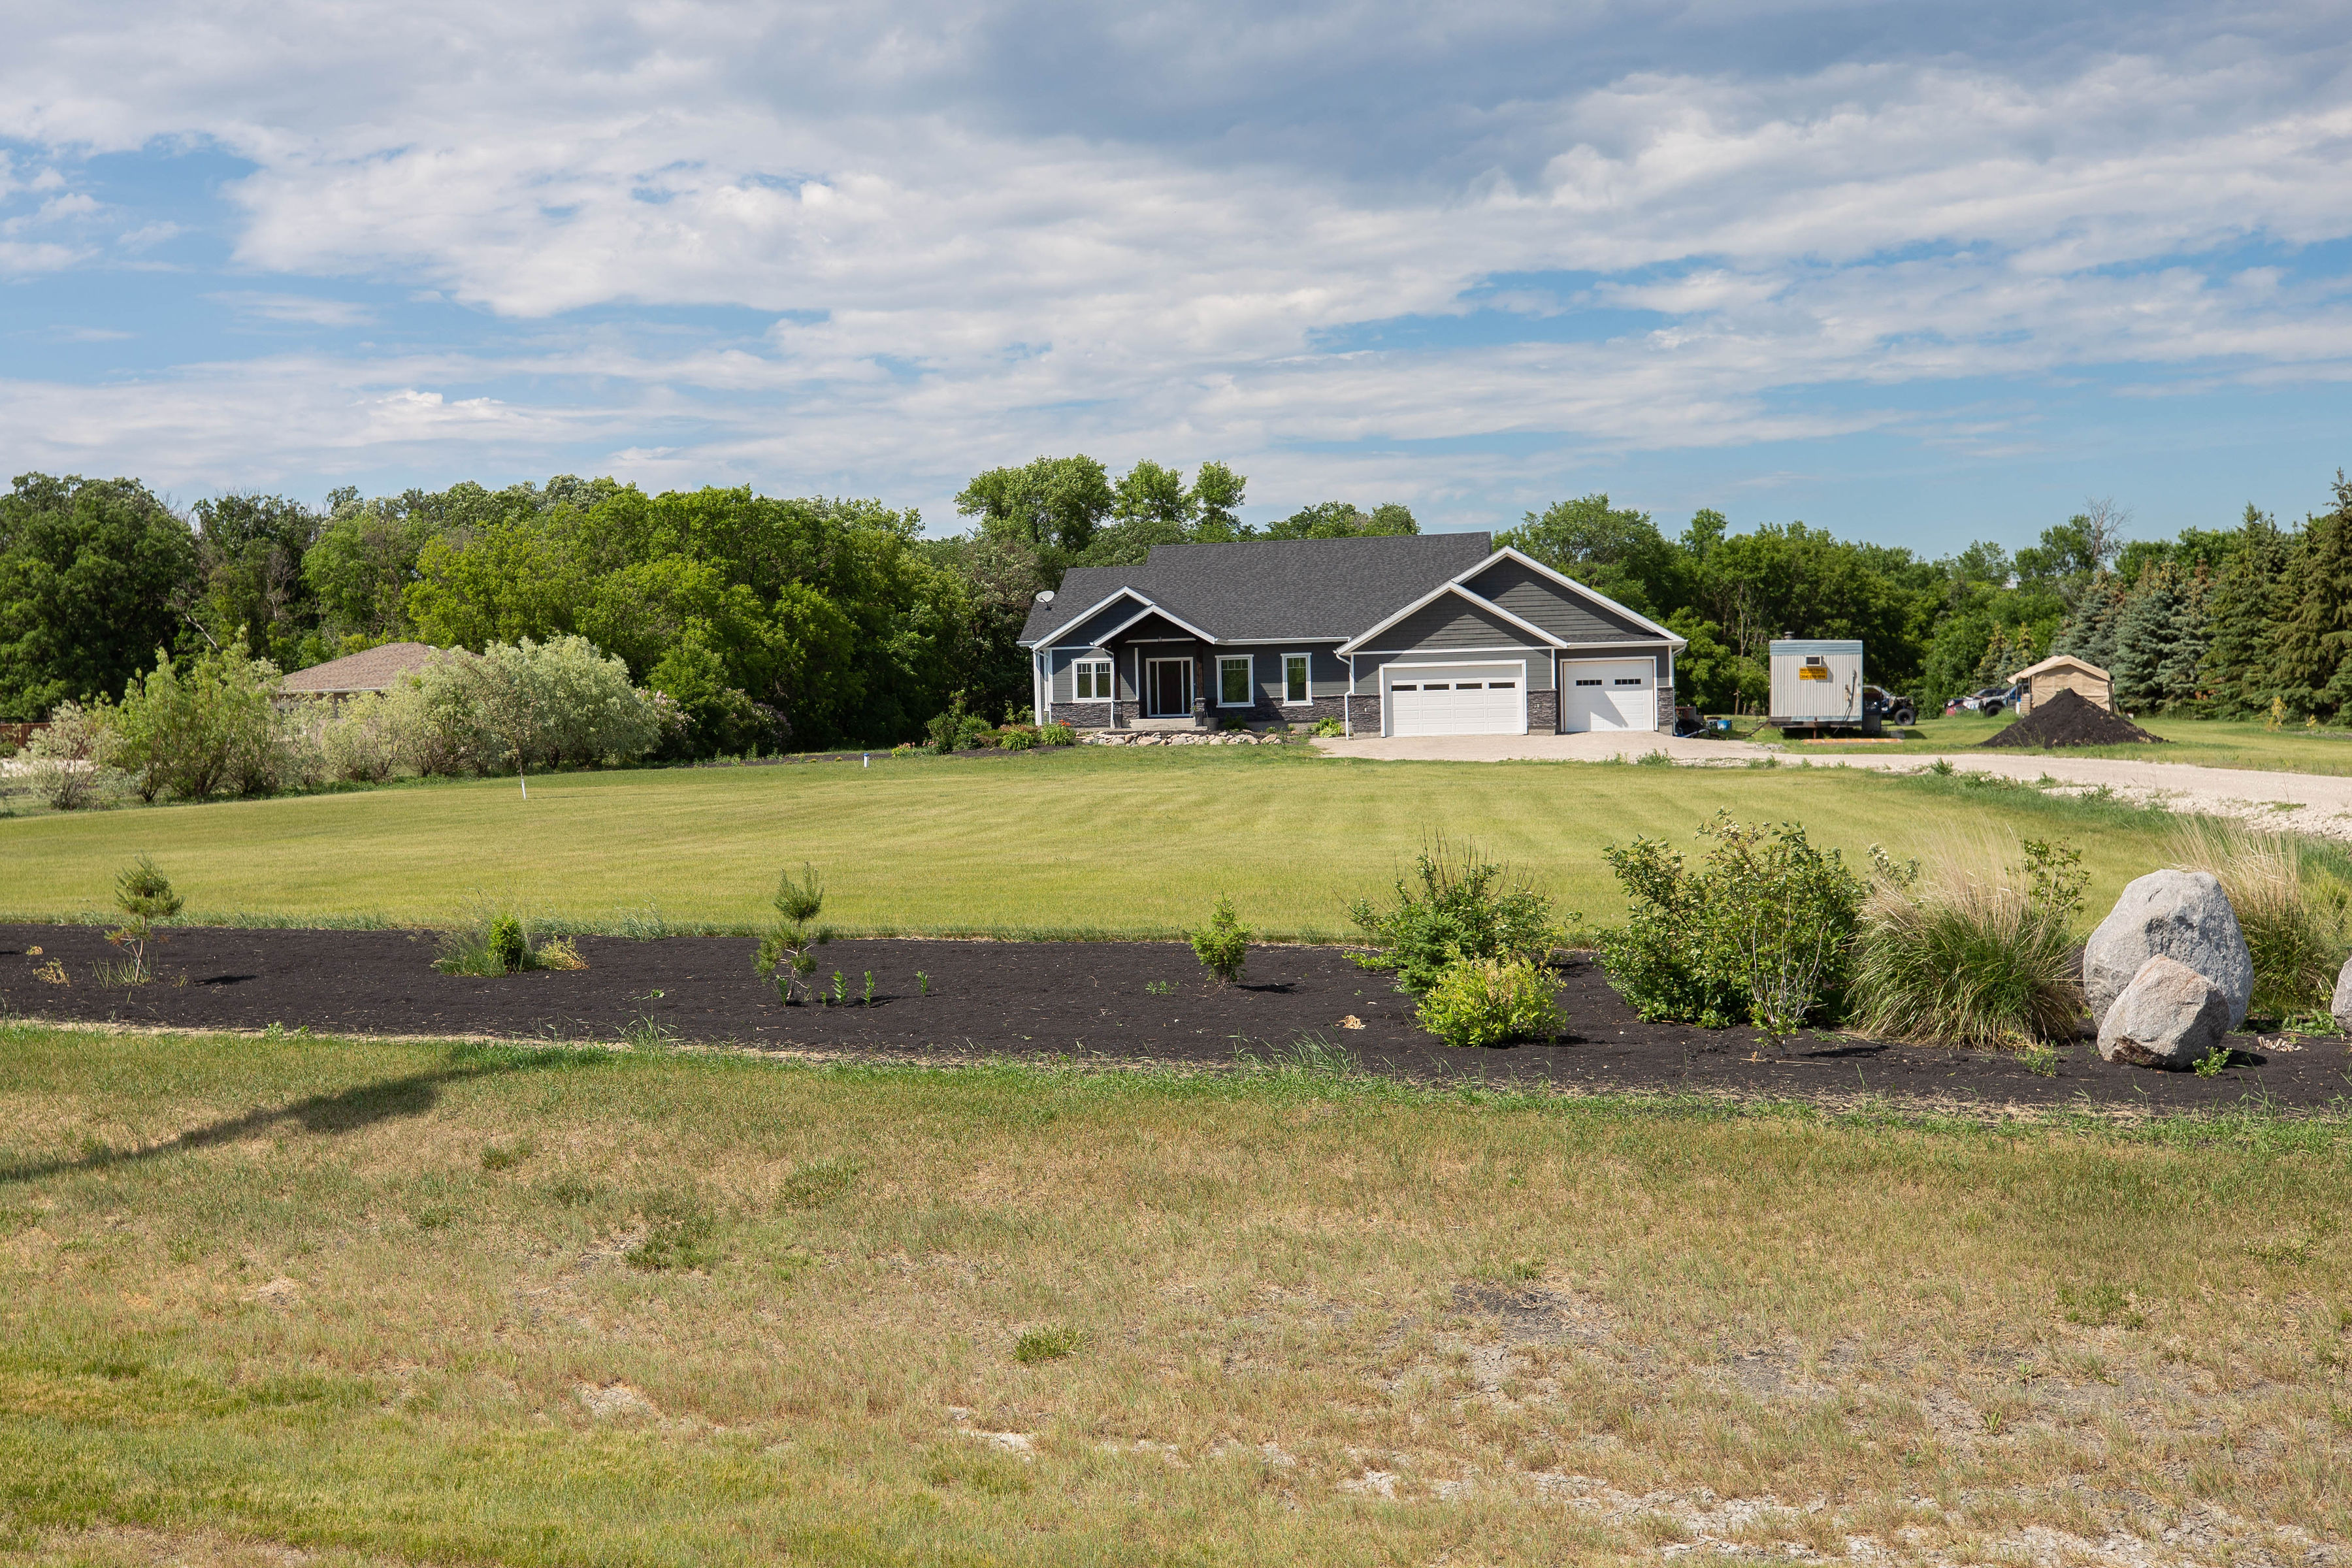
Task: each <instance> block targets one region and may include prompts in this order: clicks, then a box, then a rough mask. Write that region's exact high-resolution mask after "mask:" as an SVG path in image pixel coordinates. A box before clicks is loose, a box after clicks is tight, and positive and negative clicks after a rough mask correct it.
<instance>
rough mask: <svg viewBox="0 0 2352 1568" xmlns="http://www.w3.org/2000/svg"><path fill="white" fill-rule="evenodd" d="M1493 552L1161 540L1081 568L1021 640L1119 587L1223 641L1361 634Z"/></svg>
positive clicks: (1434, 537)
mask: <svg viewBox="0 0 2352 1568" xmlns="http://www.w3.org/2000/svg"><path fill="white" fill-rule="evenodd" d="M1494 552H1495V543H1494V538H1493V536H1492V535H1491V534H1486V533H1417V534H1401V535H1398V536H1396V537H1393V538H1380V539H1278V540H1268V539H1259V540H1246V541H1244V542H1241V543H1239V544H1161V545H1156V546H1154V547H1153V549H1152V552H1151V555H1150V559H1148V560H1146V561H1145V562H1144V563H1142V564H1141V565H1139V566H1074V567H1072V568H1071V569H1070V570H1069V571H1068V572H1066V573H1065V574H1063V577H1062V586H1061V588H1060V590H1059V591H1058V592H1056V593H1055V595H1054V602H1053V603H1052V604H1050V605H1030V606H1029V619H1028V622H1027V624H1026V625H1024V626H1023V627H1022V628H1021V640H1022V641H1023V642H1024V643H1034V642H1035V641H1037V640H1038V639H1039V638H1040V637H1045V635H1046V634H1047V633H1049V632H1055V631H1058V630H1060V629H1062V628H1063V627H1064V626H1067V625H1068V624H1069V622H1070V621H1071V620H1072V619H1073V618H1074V617H1076V616H1080V615H1083V614H1084V613H1085V612H1086V611H1087V609H1089V608H1090V607H1092V606H1093V605H1097V604H1099V603H1101V602H1102V601H1103V600H1105V599H1107V598H1108V597H1110V596H1111V595H1113V594H1116V593H1117V592H1118V590H1119V589H1121V588H1132V589H1134V590H1135V591H1136V592H1137V593H1139V594H1141V595H1143V596H1144V597H1146V598H1148V599H1150V601H1151V602H1152V603H1153V604H1155V605H1159V606H1160V608H1162V609H1164V610H1166V611H1168V612H1169V613H1170V614H1171V615H1174V616H1180V617H1181V618H1182V619H1184V620H1186V621H1189V622H1191V623H1192V625H1193V626H1198V627H1200V628H1201V629H1202V631H1204V632H1207V633H1209V634H1210V635H1212V636H1213V637H1216V638H1217V639H1218V640H1219V641H1221V642H1281V641H1284V640H1285V639H1291V640H1296V641H1302V642H1304V641H1321V640H1326V639H1334V638H1345V637H1354V636H1355V635H1356V634H1357V633H1359V632H1360V631H1363V630H1365V629H1366V628H1368V627H1370V626H1371V625H1373V623H1375V622H1377V621H1381V620H1383V619H1385V618H1387V617H1388V616H1391V615H1394V614H1395V613H1396V612H1397V611H1399V610H1401V609H1402V608H1404V607H1405V606H1406V605H1410V604H1412V602H1413V601H1414V600H1415V599H1418V598H1420V597H1421V596H1422V595H1423V594H1426V593H1428V592H1429V591H1430V590H1431V589H1432V588H1434V587H1436V586H1437V585H1438V584H1441V583H1444V582H1447V581H1449V580H1451V579H1453V578H1455V577H1458V576H1460V575H1461V574H1463V573H1465V572H1467V571H1468V570H1470V568H1472V567H1473V566H1475V565H1477V564H1478V563H1480V562H1481V561H1484V560H1486V557H1487V556H1489V555H1492V554H1493V553H1494Z"/></svg>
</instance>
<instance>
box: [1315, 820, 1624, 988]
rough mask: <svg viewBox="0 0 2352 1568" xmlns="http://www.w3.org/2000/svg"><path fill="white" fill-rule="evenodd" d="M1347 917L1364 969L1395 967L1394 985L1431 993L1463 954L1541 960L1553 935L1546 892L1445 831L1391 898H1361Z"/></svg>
mask: <svg viewBox="0 0 2352 1568" xmlns="http://www.w3.org/2000/svg"><path fill="white" fill-rule="evenodd" d="M1348 917H1349V919H1350V920H1352V921H1355V922H1356V926H1357V928H1358V929H1359V930H1360V931H1363V933H1364V938H1365V942H1364V945H1365V949H1366V951H1364V952H1358V953H1354V954H1351V955H1350V956H1351V957H1353V958H1354V959H1355V961H1356V963H1358V964H1359V965H1360V966H1361V967H1363V968H1365V969H1373V970H1389V971H1393V972H1394V973H1395V974H1396V981H1397V989H1398V990H1400V991H1403V992H1407V993H1409V994H1412V995H1415V996H1426V995H1427V994H1429V993H1430V992H1431V991H1432V990H1433V989H1434V988H1435V987H1436V985H1437V983H1438V982H1439V981H1440V980H1441V979H1443V978H1444V974H1445V972H1446V971H1447V970H1449V969H1451V968H1453V967H1454V965H1455V964H1457V963H1461V962H1462V961H1463V960H1465V959H1501V960H1507V961H1508V960H1525V961H1527V962H1528V963H1542V962H1543V961H1544V960H1546V959H1547V958H1549V957H1550V956H1551V950H1552V944H1553V942H1555V941H1556V940H1558V938H1559V925H1558V923H1557V922H1555V921H1553V919H1552V910H1551V900H1550V898H1549V897H1548V896H1547V895H1545V894H1543V893H1539V892H1538V891H1537V890H1536V889H1533V888H1532V887H1529V886H1528V884H1527V883H1525V882H1524V881H1517V880H1515V879H1513V878H1512V877H1511V875H1510V872H1509V870H1508V868H1506V867H1504V866H1501V865H1498V864H1496V862H1494V861H1491V860H1488V859H1487V858H1485V857H1484V856H1483V855H1481V854H1480V853H1479V852H1478V847H1477V846H1476V845H1475V844H1465V845H1464V846H1462V847H1461V848H1459V849H1458V850H1457V849H1454V848H1452V847H1448V846H1447V845H1446V843H1445V842H1444V840H1443V839H1440V840H1438V841H1437V842H1436V843H1435V844H1434V845H1433V846H1432V847H1429V848H1427V849H1424V850H1423V851H1422V853H1421V856H1420V858H1418V859H1417V860H1415V861H1414V863H1413V876H1412V880H1411V881H1410V882H1408V880H1407V879H1404V878H1402V877H1400V878H1398V879H1397V883H1396V901H1395V903H1394V904H1393V905H1392V906H1391V907H1390V908H1388V909H1385V910H1384V909H1381V908H1379V907H1378V906H1376V905H1375V904H1373V902H1372V901H1371V900H1370V899H1359V900H1356V901H1355V903H1354V904H1353V905H1351V906H1349V910H1348ZM1581 918H1582V917H1581V916H1577V915H1571V916H1570V917H1569V919H1570V921H1576V920H1580V919H1581Z"/></svg>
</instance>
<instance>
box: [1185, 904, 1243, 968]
mask: <svg viewBox="0 0 2352 1568" xmlns="http://www.w3.org/2000/svg"><path fill="white" fill-rule="evenodd" d="M1249 940H1250V933H1249V931H1248V929H1247V928H1246V927H1244V925H1243V924H1242V922H1241V921H1240V919H1239V917H1237V916H1236V915H1235V914H1234V900H1232V899H1231V898H1229V897H1227V896H1226V895H1224V894H1222V893H1221V894H1219V895H1218V896H1217V907H1216V909H1215V910H1212V911H1211V913H1210V915H1209V923H1208V924H1207V925H1205V926H1202V928H1201V929H1200V930H1199V931H1194V932H1192V952H1193V955H1194V956H1195V957H1197V958H1198V959H1200V961H1201V967H1202V968H1203V969H1205V970H1207V971H1208V972H1209V973H1212V974H1213V975H1215V976H1216V977H1217V984H1220V985H1231V984H1234V983H1235V982H1237V981H1239V980H1240V979H1241V977H1242V970H1243V968H1244V966H1245V965H1246V964H1247V963H1249Z"/></svg>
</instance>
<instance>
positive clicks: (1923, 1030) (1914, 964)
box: [1853, 840, 2085, 1065]
mask: <svg viewBox="0 0 2352 1568" xmlns="http://www.w3.org/2000/svg"><path fill="white" fill-rule="evenodd" d="M2081 858H2082V857H2081V855H2080V854H2079V853H2078V852H2077V851H2075V850H2074V849H2072V848H2071V847H2068V846H2066V845H2063V844H2057V845H2051V844H2044V843H2042V842H2040V841H2038V840H2029V841H2027V843H2026V844H2025V846H2024V858H2022V859H2021V861H2019V862H2017V863H2014V864H2004V862H2003V859H2002V857H2001V856H2000V853H1999V852H1998V850H1997V848H1996V847H1993V846H1992V845H1990V844H1985V845H1980V846H1976V847H1954V848H1948V849H1946V850H1944V851H1943V852H1941V853H1939V854H1937V856H1935V857H1934V858H1933V860H1932V862H1931V865H1930V867H1929V868H1928V869H1927V870H1926V871H1925V872H1922V870H1921V868H1920V866H1919V864H1918V862H1916V861H1911V862H1906V863H1905V864H1903V865H1900V866H1898V865H1896V864H1895V863H1894V862H1893V861H1891V860H1889V859H1888V858H1886V857H1885V854H1884V853H1883V852H1879V851H1876V850H1874V852H1873V859H1874V865H1875V875H1874V877H1873V879H1872V882H1871V889H1870V894H1869V897H1868V899H1867V900H1865V902H1864V906H1863V912H1862V928H1861V936H1860V942H1859V948H1858V952H1857V955H1856V958H1855V963H1854V979H1853V1025H1854V1026H1855V1027H1856V1028H1858V1029H1860V1030H1862V1031H1863V1032H1864V1033H1866V1034H1870V1035H1874V1036H1877V1037H1881V1038H1885V1039H1894V1040H1911V1041H1916V1042H1918V1043H1921V1044H1926V1045H1948V1046H1962V1047H1974V1048H1979V1049H1990V1048H2016V1049H2020V1050H2023V1049H2026V1048H2029V1047H2032V1046H2034V1045H2035V1044H2036V1043H2038V1042H2047V1041H2052V1040H2063V1039H2065V1038H2067V1037H2070V1036H2072V1035H2073V1034H2074V1030H2075V1027H2076V1026H2077V1025H2078V1024H2079V1022H2080V1021H2081V1019H2082V1016H2083V1005H2084V1004H2083V982H2082V967H2081V963H2080V962H2079V960H2078V959H2077V957H2076V949H2075V942H2074V918H2075V915H2076V913H2077V912H2078V911H2079V910H2080V909H2081V906H2082V897H2083V888H2084V882H2085V878H2084V874H2083V872H2082V870H2081V868H2080V866H2079V864H2078V862H2079V861H2080V860H2081ZM2029 1065H2032V1064H2031V1063H2029Z"/></svg>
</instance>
